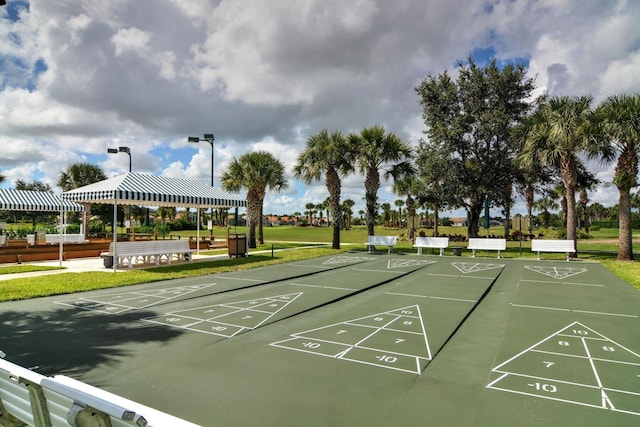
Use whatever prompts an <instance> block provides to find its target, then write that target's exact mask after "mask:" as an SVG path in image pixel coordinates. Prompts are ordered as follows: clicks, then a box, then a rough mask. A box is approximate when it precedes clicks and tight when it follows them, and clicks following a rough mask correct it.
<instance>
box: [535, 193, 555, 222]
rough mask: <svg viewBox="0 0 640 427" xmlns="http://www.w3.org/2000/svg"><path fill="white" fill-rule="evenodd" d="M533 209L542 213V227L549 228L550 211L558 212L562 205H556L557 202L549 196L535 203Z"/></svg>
mask: <svg viewBox="0 0 640 427" xmlns="http://www.w3.org/2000/svg"><path fill="white" fill-rule="evenodd" d="M533 207H534V208H535V209H537V210H539V211H542V213H541V214H540V215H541V217H542V218H541V219H542V226H543V227H545V228H547V227H549V224H550V220H551V213H549V209H552V210H556V209H558V208H559V207H560V205H558V203H556V201H555V200H553V199H552V198H551V197H548V196H547V197H543V198H541V199H539V200H537V201H535V202H534V203H533Z"/></svg>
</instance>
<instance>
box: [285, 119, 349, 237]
mask: <svg viewBox="0 0 640 427" xmlns="http://www.w3.org/2000/svg"><path fill="white" fill-rule="evenodd" d="M352 171H353V151H352V149H351V147H350V146H349V141H348V140H347V138H346V137H345V136H344V135H342V133H341V132H339V131H336V132H332V133H329V131H328V130H326V129H323V130H321V131H320V132H318V133H316V134H314V135H311V136H310V137H309V139H307V146H306V148H305V150H304V151H303V152H302V153H301V154H300V156H299V157H298V163H297V164H296V165H295V166H294V168H293V173H294V176H295V177H296V178H300V179H302V180H304V181H305V182H306V183H307V184H311V183H312V182H314V181H320V180H321V179H322V176H323V175H324V181H325V185H326V186H327V191H328V192H329V208H330V210H331V212H332V214H333V236H332V247H333V249H340V224H341V222H342V221H341V220H342V205H341V204H340V194H341V191H342V180H341V177H344V176H346V175H348V174H349V173H351V172H352ZM327 217H328V215H327ZM320 220H322V218H320Z"/></svg>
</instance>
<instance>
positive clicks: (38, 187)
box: [15, 179, 53, 227]
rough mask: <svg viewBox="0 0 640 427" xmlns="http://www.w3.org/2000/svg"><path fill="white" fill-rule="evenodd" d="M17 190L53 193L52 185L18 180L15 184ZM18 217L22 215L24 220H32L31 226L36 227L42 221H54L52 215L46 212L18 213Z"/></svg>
mask: <svg viewBox="0 0 640 427" xmlns="http://www.w3.org/2000/svg"><path fill="white" fill-rule="evenodd" d="M15 188H16V190H26V191H46V192H47V193H51V192H52V190H51V185H49V184H47V183H44V182H41V181H32V182H27V181H24V180H22V179H16V182H15ZM16 215H20V216H21V217H22V218H28V219H29V220H31V224H32V225H33V226H34V227H35V226H36V224H37V223H38V222H39V221H41V220H45V219H46V220H47V221H49V220H52V217H53V216H52V215H51V214H47V213H44V212H36V211H26V212H25V211H18V212H16Z"/></svg>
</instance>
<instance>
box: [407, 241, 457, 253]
mask: <svg viewBox="0 0 640 427" xmlns="http://www.w3.org/2000/svg"><path fill="white" fill-rule="evenodd" d="M448 246H449V238H448V237H416V242H415V243H414V244H413V247H414V248H418V255H422V248H434V249H440V256H442V255H443V254H444V250H445V249H446V248H447V247H448Z"/></svg>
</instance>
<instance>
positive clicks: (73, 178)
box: [57, 163, 115, 238]
mask: <svg viewBox="0 0 640 427" xmlns="http://www.w3.org/2000/svg"><path fill="white" fill-rule="evenodd" d="M105 179H107V175H105V173H104V172H103V170H102V169H100V167H99V166H96V165H92V164H90V163H74V164H72V165H71V166H69V167H68V168H67V170H66V171H62V172H61V173H60V176H59V177H58V183H57V184H58V187H60V188H62V191H70V190H73V189H76V188H79V187H84V186H85V185H89V184H93V183H95V182H99V181H104V180H105ZM92 210H93V211H96V210H97V211H98V212H97V213H98V215H99V216H100V217H102V218H105V217H106V216H107V215H108V213H109V210H110V209H109V207H108V206H106V205H103V206H100V207H96V208H95V209H92V205H91V204H87V206H86V209H85V211H84V215H83V218H82V223H83V225H84V234H85V238H86V237H87V236H88V233H89V227H87V218H91V216H92ZM114 227H115V224H114Z"/></svg>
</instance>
